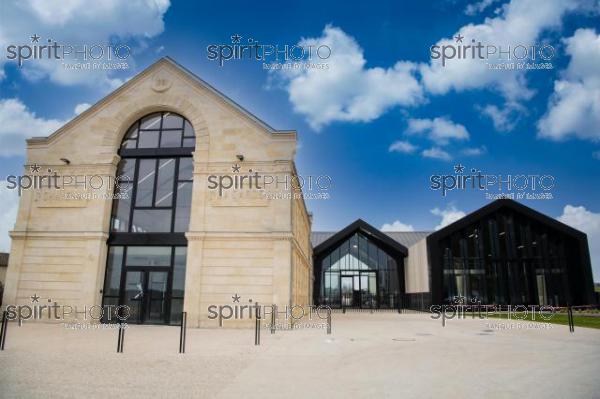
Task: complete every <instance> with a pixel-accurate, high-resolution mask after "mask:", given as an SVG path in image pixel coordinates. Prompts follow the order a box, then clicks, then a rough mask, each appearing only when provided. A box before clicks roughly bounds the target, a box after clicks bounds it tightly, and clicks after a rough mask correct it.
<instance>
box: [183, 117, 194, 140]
mask: <svg viewBox="0 0 600 399" xmlns="http://www.w3.org/2000/svg"><path fill="white" fill-rule="evenodd" d="M183 135H184V136H185V137H193V136H194V128H192V125H191V123H189V122H188V121H185V125H184V127H183Z"/></svg>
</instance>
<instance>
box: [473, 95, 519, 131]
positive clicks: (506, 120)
mask: <svg viewBox="0 0 600 399" xmlns="http://www.w3.org/2000/svg"><path fill="white" fill-rule="evenodd" d="M475 108H476V109H477V110H478V111H479V112H481V113H482V114H483V115H484V116H487V117H488V118H490V119H491V120H492V123H493V124H494V129H496V130H497V131H499V132H510V131H511V130H513V129H514V128H515V126H516V125H517V123H518V122H519V120H520V119H521V116H522V115H523V114H526V113H527V109H526V108H525V107H524V106H523V105H521V104H519V103H517V102H514V101H510V102H507V103H506V104H504V107H502V108H500V107H498V106H496V105H492V104H488V105H486V106H485V107H479V106H477V107H475Z"/></svg>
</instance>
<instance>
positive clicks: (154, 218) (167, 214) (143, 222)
mask: <svg viewBox="0 0 600 399" xmlns="http://www.w3.org/2000/svg"><path fill="white" fill-rule="evenodd" d="M172 213H173V211H172V210H171V209H134V210H133V222H132V224H131V232H132V233H166V232H170V231H171V215H172Z"/></svg>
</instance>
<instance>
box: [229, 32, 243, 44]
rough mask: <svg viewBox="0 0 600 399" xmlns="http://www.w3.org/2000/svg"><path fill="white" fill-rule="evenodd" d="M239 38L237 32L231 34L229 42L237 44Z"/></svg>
mask: <svg viewBox="0 0 600 399" xmlns="http://www.w3.org/2000/svg"><path fill="white" fill-rule="evenodd" d="M240 40H242V37H241V36H240V35H238V34H237V33H236V34H235V35H231V43H233V44H237V43H239V42H240Z"/></svg>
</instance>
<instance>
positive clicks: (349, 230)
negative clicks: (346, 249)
mask: <svg viewBox="0 0 600 399" xmlns="http://www.w3.org/2000/svg"><path fill="white" fill-rule="evenodd" d="M357 231H360V232H362V233H363V234H366V235H367V236H369V238H370V239H372V240H375V241H376V242H378V243H379V245H381V246H382V248H384V249H387V250H389V251H392V252H394V253H397V254H401V255H402V256H407V255H408V248H406V246H405V245H404V244H401V243H400V242H398V241H396V240H394V239H393V238H391V237H390V236H388V235H387V234H385V233H382V232H381V231H379V229H376V228H375V227H373V226H371V225H370V224H369V223H367V222H365V221H364V220H362V219H357V220H356V221H354V222H353V223H350V224H349V225H348V226H346V227H344V228H343V229H342V230H340V231H338V232H335V233H333V234H332V235H331V236H330V237H328V238H326V239H325V240H323V241H322V242H320V243H319V244H318V245H313V255H314V256H319V255H320V254H321V253H324V252H325V251H329V250H330V249H331V248H332V247H334V246H336V245H338V244H341V242H342V241H343V240H346V239H348V237H350V236H351V235H352V234H354V233H355V232H357Z"/></svg>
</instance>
